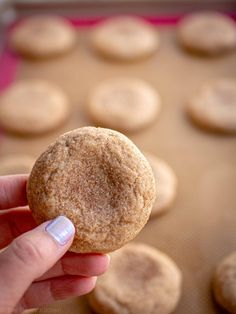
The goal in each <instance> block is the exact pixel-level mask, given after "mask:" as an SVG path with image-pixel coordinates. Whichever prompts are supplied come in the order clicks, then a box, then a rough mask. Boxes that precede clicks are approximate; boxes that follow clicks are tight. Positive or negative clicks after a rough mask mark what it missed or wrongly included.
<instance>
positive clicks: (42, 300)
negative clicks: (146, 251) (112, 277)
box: [0, 175, 109, 314]
mask: <svg viewBox="0 0 236 314" xmlns="http://www.w3.org/2000/svg"><path fill="white" fill-rule="evenodd" d="M27 179H28V176H26V175H18V176H4V177H0V249H4V248H5V250H3V251H2V252H1V253H0V314H3V313H4V314H10V313H16V314H18V313H21V312H22V311H23V310H25V309H28V308H35V307H40V306H44V305H47V304H51V303H53V302H55V301H57V300H61V299H65V298H69V297H74V296H80V295H83V294H86V293H88V292H90V291H91V290H92V289H93V288H94V286H95V283H96V277H97V276H99V275H101V274H103V273H104V272H105V271H106V270H107V268H108V264H109V257H108V256H107V255H101V254H75V253H70V252H67V250H68V249H69V247H70V245H71V243H72V241H73V237H72V238H71V239H70V240H69V242H68V243H67V244H65V245H63V246H61V245H59V244H58V243H56V242H55V241H54V240H53V239H52V238H50V236H49V235H48V234H47V233H46V232H44V230H45V225H46V224H47V222H46V223H44V224H42V225H40V226H37V225H36V223H35V221H34V219H33V217H32V215H31V212H30V210H29V208H28V207H27V198H26V183H27Z"/></svg>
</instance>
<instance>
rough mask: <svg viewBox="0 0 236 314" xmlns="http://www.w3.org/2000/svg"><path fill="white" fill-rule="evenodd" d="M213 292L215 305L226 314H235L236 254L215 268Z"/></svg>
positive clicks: (232, 254)
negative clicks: (221, 308) (217, 304)
mask: <svg viewBox="0 0 236 314" xmlns="http://www.w3.org/2000/svg"><path fill="white" fill-rule="evenodd" d="M213 292H214V296H215V299H216V301H217V303H219V304H220V305H221V306H222V307H223V308H224V309H225V310H227V312H229V313H236V252H233V253H231V254H230V255H228V256H226V257H225V258H224V259H223V260H222V261H221V262H220V263H219V265H218V266H217V268H216V271H215V274H214V278H213Z"/></svg>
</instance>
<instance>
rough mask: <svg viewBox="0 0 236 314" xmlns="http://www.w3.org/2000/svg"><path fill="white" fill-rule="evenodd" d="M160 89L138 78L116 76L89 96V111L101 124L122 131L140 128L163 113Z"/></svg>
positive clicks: (96, 88) (97, 122)
mask: <svg viewBox="0 0 236 314" xmlns="http://www.w3.org/2000/svg"><path fill="white" fill-rule="evenodd" d="M160 109H161V100H160V96H159V94H158V92H157V91H156V90H155V89H154V88H153V87H152V86H151V85H149V84H148V83H147V82H145V81H144V80H141V79H136V78H113V79H110V80H107V81H104V82H102V83H100V84H98V86H96V87H95V88H94V89H93V90H92V91H91V93H90V95H89V98H88V105H87V110H88V113H89V115H90V117H91V119H92V120H93V121H94V122H95V123H96V124H97V125H99V126H104V127H107V128H111V129H116V130H119V131H123V132H133V131H138V130H140V129H142V128H144V127H146V126H148V125H149V124H150V123H152V122H153V121H154V120H155V119H156V118H157V116H158V114H159V113H160Z"/></svg>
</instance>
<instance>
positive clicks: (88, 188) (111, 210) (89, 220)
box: [27, 127, 156, 253]
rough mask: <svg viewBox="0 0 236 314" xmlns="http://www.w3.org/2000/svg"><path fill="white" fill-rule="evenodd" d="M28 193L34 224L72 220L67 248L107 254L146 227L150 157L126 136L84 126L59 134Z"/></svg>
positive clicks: (152, 184) (151, 191) (37, 166)
mask: <svg viewBox="0 0 236 314" xmlns="http://www.w3.org/2000/svg"><path fill="white" fill-rule="evenodd" d="M27 195H28V202H29V206H30V209H31V210H32V214H33V216H34V218H35V220H36V222H38V223H42V222H43V221H45V220H49V219H53V218H55V217H57V216H58V215H65V216H67V217H68V218H69V219H71V220H72V222H73V223H74V225H75V228H76V234H75V238H74V242H73V244H72V247H71V248H70V250H71V251H74V252H80V253H91V252H96V253H106V252H111V251H113V250H116V249H118V248H119V247H121V246H123V245H124V244H125V243H126V242H128V241H130V240H132V239H133V238H134V237H135V236H136V235H137V234H138V233H139V231H140V230H141V229H142V228H143V227H144V225H145V224H146V222H147V220H148V218H149V215H150V213H151V208H152V205H153V202H154V200H155V197H156V191H155V181H154V177H153V173H152V169H151V167H150V165H149V163H148V161H147V160H146V158H145V157H144V156H143V155H142V153H141V152H140V151H139V150H138V148H137V147H136V146H135V145H134V144H133V143H132V142H131V141H130V140H129V139H128V138H127V137H125V136H124V135H123V134H121V133H119V132H116V131H113V130H109V129H102V128H95V127H84V128H80V129H76V130H74V131H71V132H68V133H65V134H64V135H62V136H60V137H59V138H58V139H57V140H56V142H55V143H53V144H51V145H50V146H49V147H48V148H47V150H46V151H45V152H44V153H43V154H42V155H41V156H40V157H39V158H38V160H37V161H36V163H35V165H34V167H33V169H32V172H31V175H30V178H29V181H28V189H27Z"/></svg>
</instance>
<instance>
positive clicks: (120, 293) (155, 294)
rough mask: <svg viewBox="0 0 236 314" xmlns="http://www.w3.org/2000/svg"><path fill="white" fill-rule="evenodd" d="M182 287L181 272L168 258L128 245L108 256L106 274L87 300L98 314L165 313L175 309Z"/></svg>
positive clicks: (141, 245)
mask: <svg viewBox="0 0 236 314" xmlns="http://www.w3.org/2000/svg"><path fill="white" fill-rule="evenodd" d="M181 284H182V275H181V272H180V270H179V269H178V267H177V265H176V264H175V263H174V262H173V261H172V260H171V259H170V258H169V257H168V256H167V255H165V254H164V253H162V252H161V251H159V250H157V249H155V248H153V247H150V246H147V245H144V244H128V245H126V246H125V247H123V248H122V249H120V250H118V251H116V252H114V253H112V254H111V264H110V268H109V271H108V272H107V273H106V274H105V275H103V276H101V277H100V278H99V279H98V281H97V284H96V287H95V289H94V290H93V292H92V293H91V294H90V295H89V296H88V298H89V303H90V305H91V306H92V308H93V309H94V310H95V311H96V313H98V314H120V313H129V314H144V313H145V314H153V313H158V314H168V313H172V312H173V311H174V309H175V308H176V306H177V303H178V301H179V299H180V295H181Z"/></svg>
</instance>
